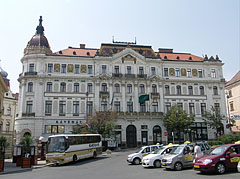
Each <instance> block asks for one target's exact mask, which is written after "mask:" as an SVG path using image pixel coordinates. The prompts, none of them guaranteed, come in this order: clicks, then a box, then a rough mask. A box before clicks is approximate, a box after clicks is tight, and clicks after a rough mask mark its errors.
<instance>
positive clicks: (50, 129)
mask: <svg viewBox="0 0 240 179" xmlns="http://www.w3.org/2000/svg"><path fill="white" fill-rule="evenodd" d="M64 129H65V126H60V125H51V126H50V125H47V126H45V133H47V134H57V133H60V134H63V133H64Z"/></svg>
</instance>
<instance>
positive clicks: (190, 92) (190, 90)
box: [188, 86, 193, 95]
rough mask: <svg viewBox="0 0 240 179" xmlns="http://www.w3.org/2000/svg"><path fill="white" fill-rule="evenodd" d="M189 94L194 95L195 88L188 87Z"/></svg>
mask: <svg viewBox="0 0 240 179" xmlns="http://www.w3.org/2000/svg"><path fill="white" fill-rule="evenodd" d="M188 94H189V95H193V87H192V86H188Z"/></svg>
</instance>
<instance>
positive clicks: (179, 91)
mask: <svg viewBox="0 0 240 179" xmlns="http://www.w3.org/2000/svg"><path fill="white" fill-rule="evenodd" d="M181 94H182V89H181V86H180V85H177V95H181Z"/></svg>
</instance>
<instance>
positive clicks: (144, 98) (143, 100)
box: [138, 94, 149, 104]
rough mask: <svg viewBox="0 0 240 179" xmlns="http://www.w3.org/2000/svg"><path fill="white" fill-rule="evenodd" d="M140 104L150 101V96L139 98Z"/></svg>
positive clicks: (145, 95)
mask: <svg viewBox="0 0 240 179" xmlns="http://www.w3.org/2000/svg"><path fill="white" fill-rule="evenodd" d="M138 101H139V103H141V104H142V103H145V101H149V94H144V95H141V96H139V98H138Z"/></svg>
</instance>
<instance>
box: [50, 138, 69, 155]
mask: <svg viewBox="0 0 240 179" xmlns="http://www.w3.org/2000/svg"><path fill="white" fill-rule="evenodd" d="M66 146H67V145H66V139H65V137H50V138H49V146H48V152H64V151H65V149H66Z"/></svg>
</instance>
